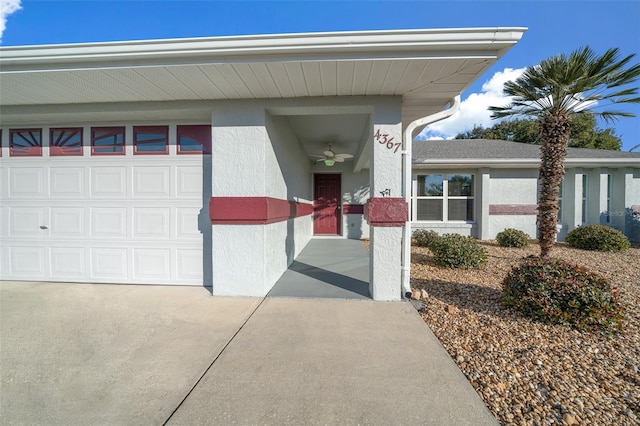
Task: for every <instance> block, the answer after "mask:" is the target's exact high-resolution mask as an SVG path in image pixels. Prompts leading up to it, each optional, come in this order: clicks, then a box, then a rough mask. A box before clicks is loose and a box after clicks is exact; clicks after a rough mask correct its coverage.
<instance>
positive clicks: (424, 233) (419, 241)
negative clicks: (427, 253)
mask: <svg viewBox="0 0 640 426" xmlns="http://www.w3.org/2000/svg"><path fill="white" fill-rule="evenodd" d="M438 238H440V235H438V233H437V232H436V231H432V230H430V229H417V230H416V231H415V232H414V233H413V239H414V240H416V245H417V246H418V247H429V245H430V244H431V243H432V242H434V241H435V240H437V239H438Z"/></svg>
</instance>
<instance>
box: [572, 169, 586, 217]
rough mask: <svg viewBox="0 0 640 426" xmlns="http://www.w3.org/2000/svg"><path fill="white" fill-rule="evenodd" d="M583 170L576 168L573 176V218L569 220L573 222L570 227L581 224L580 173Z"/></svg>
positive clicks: (581, 173)
mask: <svg viewBox="0 0 640 426" xmlns="http://www.w3.org/2000/svg"><path fill="white" fill-rule="evenodd" d="M583 174H584V172H583V171H582V169H576V172H575V175H574V177H573V188H574V191H573V198H572V204H573V206H574V207H573V209H574V210H573V218H572V219H571V222H572V223H573V226H572V229H573V228H575V227H578V226H580V225H582V175H583Z"/></svg>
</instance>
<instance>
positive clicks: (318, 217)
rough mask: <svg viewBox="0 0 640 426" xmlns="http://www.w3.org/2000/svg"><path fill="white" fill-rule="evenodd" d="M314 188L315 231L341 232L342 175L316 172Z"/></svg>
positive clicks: (322, 232) (332, 233)
mask: <svg viewBox="0 0 640 426" xmlns="http://www.w3.org/2000/svg"><path fill="white" fill-rule="evenodd" d="M313 188H314V192H313V193H314V197H315V198H314V200H313V233H314V234H325V235H327V234H329V235H338V234H340V222H341V221H342V219H341V215H340V198H341V196H340V175H337V174H316V175H315V180H314V185H313Z"/></svg>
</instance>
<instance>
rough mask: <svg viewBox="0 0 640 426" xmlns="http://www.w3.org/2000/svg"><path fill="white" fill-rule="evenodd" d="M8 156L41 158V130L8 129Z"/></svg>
mask: <svg viewBox="0 0 640 426" xmlns="http://www.w3.org/2000/svg"><path fill="white" fill-rule="evenodd" d="M9 155H11V156H12V157H40V156H42V130H41V129H10V130H9Z"/></svg>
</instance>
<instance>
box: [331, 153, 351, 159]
mask: <svg viewBox="0 0 640 426" xmlns="http://www.w3.org/2000/svg"><path fill="white" fill-rule="evenodd" d="M335 158H342V159H345V158H353V155H351V154H336V156H335Z"/></svg>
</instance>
